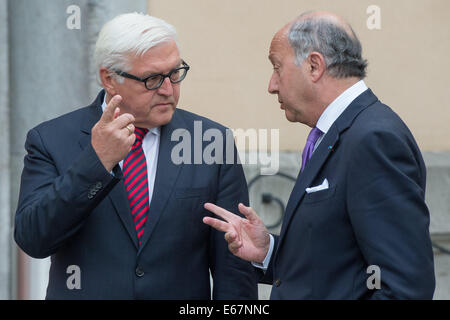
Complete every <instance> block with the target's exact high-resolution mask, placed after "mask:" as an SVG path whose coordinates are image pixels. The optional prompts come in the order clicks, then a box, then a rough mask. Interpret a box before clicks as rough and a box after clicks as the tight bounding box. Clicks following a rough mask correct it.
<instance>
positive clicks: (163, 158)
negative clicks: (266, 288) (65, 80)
mask: <svg viewBox="0 0 450 320" xmlns="http://www.w3.org/2000/svg"><path fill="white" fill-rule="evenodd" d="M103 96H104V91H102V92H101V93H100V94H99V95H98V97H97V99H96V100H95V102H94V103H93V104H92V105H90V106H88V107H85V108H82V109H79V110H77V111H74V112H71V113H69V114H66V115H64V116H61V117H59V118H57V119H54V120H50V121H48V122H45V123H43V124H41V125H39V126H37V127H36V128H34V129H32V130H30V131H29V133H28V136H27V140H26V144H25V148H26V150H27V152H28V153H27V155H26V157H25V161H24V163H25V165H24V169H23V173H22V181H21V188H20V197H19V204H18V209H17V213H16V218H15V230H14V236H15V240H16V242H17V244H18V245H19V246H20V247H21V248H22V249H23V250H24V251H25V252H26V253H27V254H29V255H30V256H32V257H35V258H44V257H48V256H51V267H50V275H49V284H48V288H47V299H210V297H211V288H210V274H209V270H211V274H212V277H213V280H214V286H213V298H215V299H257V276H256V274H255V271H254V269H253V267H252V266H251V264H250V263H248V262H245V261H243V260H241V259H238V258H236V257H234V256H233V255H232V254H231V253H230V252H229V251H228V248H227V243H226V241H225V240H224V238H223V234H222V233H221V232H217V231H215V230H213V229H212V228H210V227H208V226H207V225H205V224H204V223H203V222H202V218H203V217H204V216H206V215H211V213H209V212H208V211H206V210H204V208H203V204H204V203H205V202H213V203H217V204H218V205H219V206H222V207H224V208H227V209H228V210H232V211H237V205H238V203H239V202H243V203H248V191H247V185H246V181H245V176H244V173H243V170H242V167H241V165H237V164H235V165H228V164H212V165H207V164H181V165H176V164H174V163H173V162H172V160H171V152H172V149H173V147H174V146H175V145H176V144H178V143H179V142H178V141H171V135H172V132H173V131H174V130H176V129H186V130H187V131H188V132H189V133H190V134H191V135H192V136H193V133H194V121H201V123H202V127H203V129H204V130H207V129H210V128H216V129H219V130H220V131H221V132H223V134H224V135H225V128H224V127H223V126H221V125H219V124H217V123H214V122H212V121H211V120H208V119H206V118H203V117H200V116H197V115H195V114H193V113H190V112H187V111H183V110H179V109H177V110H176V111H175V113H174V115H173V118H172V120H171V122H170V123H168V124H167V125H165V126H163V127H161V140H160V149H159V155H158V164H157V173H156V178H155V185H154V192H153V199H152V202H151V204H150V214H149V218H148V220H147V222H146V225H145V231H144V234H143V238H142V244H141V246H138V243H137V236H136V231H135V227H134V223H133V220H132V218H131V212H130V207H129V204H128V199H127V193H126V190H125V188H124V184H123V181H122V180H121V178H122V172H121V169H120V167H119V166H118V165H117V166H116V167H115V168H114V176H113V175H111V174H110V173H109V172H107V171H106V169H105V168H104V167H103V165H102V164H101V162H100V160H99V159H98V157H97V154H96V153H95V151H94V149H93V148H92V146H91V143H90V141H91V135H90V134H91V129H92V127H93V126H94V124H95V123H96V122H97V121H98V120H99V119H100V117H101V114H102V109H101V104H102V102H103ZM233 147H234V145H233ZM191 151H192V152H191V154H193V150H191ZM235 163H236V162H235ZM72 265H75V266H77V267H79V270H80V275H81V279H80V280H81V281H80V285H81V288H80V289H69V287H70V286H69V287H68V285H67V282H68V279H69V277H70V276H71V275H73V273H71V272H72V270H71V269H69V270H68V268H69V266H72ZM72 280H73V279H72ZM72 280H70V279H69V282H70V281H72Z"/></svg>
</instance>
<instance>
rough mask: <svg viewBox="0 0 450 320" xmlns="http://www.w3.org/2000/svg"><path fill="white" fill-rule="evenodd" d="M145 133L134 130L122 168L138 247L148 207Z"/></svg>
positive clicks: (137, 129)
mask: <svg viewBox="0 0 450 320" xmlns="http://www.w3.org/2000/svg"><path fill="white" fill-rule="evenodd" d="M147 132H148V129H142V128H136V129H135V131H134V133H135V135H136V141H135V142H134V144H133V146H132V147H131V151H130V153H128V155H127V156H126V157H125V159H124V161H123V166H122V170H123V176H124V179H125V180H124V184H125V188H126V189H127V193H128V200H129V201H130V209H131V215H132V217H133V221H134V224H135V227H136V233H137V238H138V242H139V245H141V241H140V239H141V237H142V235H143V233H144V226H145V222H146V221H147V217H148V213H149V206H150V204H149V202H148V200H149V193H148V178H147V161H146V159H145V154H144V150H143V149H142V140H143V139H144V137H145V135H146V134H147Z"/></svg>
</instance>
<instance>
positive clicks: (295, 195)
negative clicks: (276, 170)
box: [280, 126, 339, 244]
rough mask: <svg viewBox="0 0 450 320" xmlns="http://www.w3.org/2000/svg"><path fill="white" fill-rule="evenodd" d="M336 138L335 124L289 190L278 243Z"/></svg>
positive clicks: (337, 133)
mask: <svg viewBox="0 0 450 320" xmlns="http://www.w3.org/2000/svg"><path fill="white" fill-rule="evenodd" d="M338 140H339V132H338V130H337V129H336V127H335V126H332V127H331V128H330V130H329V131H328V132H327V134H326V135H325V136H324V138H323V140H322V142H321V143H320V144H319V146H318V147H317V149H316V150H315V151H314V153H313V155H312V157H311V159H310V160H309V162H308V163H307V165H306V167H305V170H304V171H303V172H302V173H300V175H299V176H298V177H297V181H296V182H295V186H294V189H293V190H292V192H291V195H290V197H289V201H288V203H287V206H286V213H285V217H284V221H283V226H282V228H281V233H280V244H281V241H282V239H283V236H284V234H285V232H286V229H287V227H288V225H289V223H290V221H291V219H292V216H293V213H294V212H295V209H296V208H297V207H298V205H299V204H300V202H301V201H302V199H303V197H304V196H305V189H306V188H308V187H310V186H311V183H312V182H313V180H314V178H315V177H316V176H317V174H318V173H319V171H320V169H321V168H322V166H323V165H324V164H325V162H326V160H327V159H328V157H329V156H330V154H331V153H332V152H333V151H334V150H335V145H336V144H337V142H338Z"/></svg>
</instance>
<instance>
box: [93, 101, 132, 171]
mask: <svg viewBox="0 0 450 320" xmlns="http://www.w3.org/2000/svg"><path fill="white" fill-rule="evenodd" d="M121 101H122V97H121V96H119V95H116V96H114V97H112V99H111V100H110V101H109V103H108V105H107V106H106V108H105V110H104V112H103V114H102V116H101V118H100V120H99V121H98V122H97V123H96V124H95V125H94V127H93V128H92V137H91V143H92V147H93V148H94V150H95V152H96V153H97V156H98V158H99V159H100V161H101V162H102V164H103V166H104V167H105V169H106V170H107V171H108V172H110V171H111V170H112V169H113V168H114V166H115V165H116V164H117V163H119V162H120V161H121V160H123V159H124V158H125V157H126V155H127V154H128V153H129V152H130V150H131V147H132V146H133V143H134V141H135V139H136V136H135V135H134V134H133V133H134V124H133V123H134V121H135V119H134V116H133V115H131V114H129V113H124V114H122V115H119V114H120V108H119V105H120V102H121Z"/></svg>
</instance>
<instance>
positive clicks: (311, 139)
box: [300, 127, 323, 172]
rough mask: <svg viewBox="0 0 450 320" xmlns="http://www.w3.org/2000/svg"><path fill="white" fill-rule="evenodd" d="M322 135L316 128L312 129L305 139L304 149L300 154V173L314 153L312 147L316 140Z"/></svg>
mask: <svg viewBox="0 0 450 320" xmlns="http://www.w3.org/2000/svg"><path fill="white" fill-rule="evenodd" d="M322 134H323V132H322V131H320V129H318V128H316V127H314V128H313V129H312V130H311V132H310V133H309V135H308V139H306V145H305V148H304V149H303V153H302V168H301V169H300V172H303V170H304V169H305V166H306V164H307V163H308V161H309V159H311V156H312V154H313V151H314V145H315V144H316V142H317V140H318V139H319V138H320V136H321V135H322Z"/></svg>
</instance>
